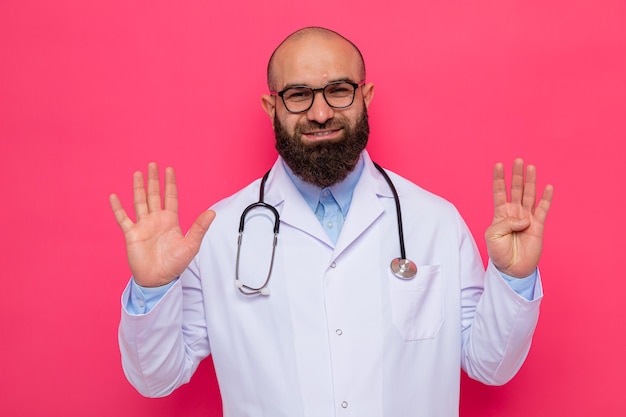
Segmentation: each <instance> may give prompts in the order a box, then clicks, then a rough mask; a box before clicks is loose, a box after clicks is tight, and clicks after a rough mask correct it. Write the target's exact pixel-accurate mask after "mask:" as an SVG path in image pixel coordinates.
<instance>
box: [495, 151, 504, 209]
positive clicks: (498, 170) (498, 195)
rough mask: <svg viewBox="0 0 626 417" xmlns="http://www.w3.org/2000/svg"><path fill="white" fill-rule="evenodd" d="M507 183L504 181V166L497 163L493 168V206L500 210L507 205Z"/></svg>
mask: <svg viewBox="0 0 626 417" xmlns="http://www.w3.org/2000/svg"><path fill="white" fill-rule="evenodd" d="M506 202H507V199H506V182H505V181H504V165H502V164H501V163H499V162H498V163H497V164H496V165H495V166H494V167H493V205H494V208H498V207H500V206H502V205H504V204H506Z"/></svg>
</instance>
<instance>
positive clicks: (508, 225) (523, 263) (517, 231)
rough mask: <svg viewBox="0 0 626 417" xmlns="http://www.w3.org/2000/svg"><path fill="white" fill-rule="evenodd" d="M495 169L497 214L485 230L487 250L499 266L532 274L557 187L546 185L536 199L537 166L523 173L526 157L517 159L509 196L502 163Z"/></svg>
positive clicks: (513, 272)
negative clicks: (538, 198)
mask: <svg viewBox="0 0 626 417" xmlns="http://www.w3.org/2000/svg"><path fill="white" fill-rule="evenodd" d="M493 172H494V174H493V201H494V216H493V222H492V223H491V225H490V226H489V227H488V228H487V231H486V232H485V239H486V241H487V251H488V253H489V257H490V258H491V261H492V262H493V264H494V265H495V266H496V268H498V270H500V271H501V272H503V273H505V274H507V275H511V276H514V277H518V278H523V277H526V276H529V275H531V274H532V273H533V272H534V271H535V269H536V268H537V264H538V263H539V258H540V256H541V247H542V241H543V230H544V225H545V221H546V216H547V215H548V211H549V209H550V204H551V202H552V195H553V192H554V190H553V187H552V186H551V185H548V186H546V187H545V189H544V191H543V194H542V197H541V200H540V201H539V203H536V179H537V173H536V169H535V167H534V166H532V165H528V166H527V167H526V175H525V176H524V161H523V160H521V159H516V160H515V161H514V163H513V176H512V178H511V190H510V199H508V198H507V188H506V183H505V179H504V167H503V165H502V164H496V166H495V168H494V171H493Z"/></svg>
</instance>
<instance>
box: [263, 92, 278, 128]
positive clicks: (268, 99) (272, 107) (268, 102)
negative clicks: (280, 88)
mask: <svg viewBox="0 0 626 417" xmlns="http://www.w3.org/2000/svg"><path fill="white" fill-rule="evenodd" d="M261 107H263V110H265V113H267V115H268V116H269V117H270V120H271V121H272V128H273V127H274V116H275V115H276V96H273V95H271V94H263V95H262V96H261Z"/></svg>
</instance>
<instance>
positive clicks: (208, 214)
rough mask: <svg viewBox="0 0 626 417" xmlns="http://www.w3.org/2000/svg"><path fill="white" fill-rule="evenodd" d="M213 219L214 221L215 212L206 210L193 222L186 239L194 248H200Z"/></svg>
mask: <svg viewBox="0 0 626 417" xmlns="http://www.w3.org/2000/svg"><path fill="white" fill-rule="evenodd" d="M213 219H215V211H213V210H206V211H204V212H203V213H202V214H201V215H199V216H198V218H197V219H196V220H195V221H194V222H193V224H192V225H191V227H190V228H189V231H188V232H187V238H188V239H190V240H191V243H192V244H193V245H194V246H200V242H201V241H202V238H203V237H204V235H205V234H206V232H207V230H209V226H210V225H211V223H212V222H213Z"/></svg>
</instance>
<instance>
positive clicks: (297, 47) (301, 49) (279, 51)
mask: <svg viewBox="0 0 626 417" xmlns="http://www.w3.org/2000/svg"><path fill="white" fill-rule="evenodd" d="M329 49H333V50H335V51H341V50H343V51H344V53H346V54H347V58H348V59H350V60H351V61H352V64H353V65H354V67H355V69H356V71H357V72H358V74H359V76H358V78H359V79H358V80H355V81H356V82H358V81H363V80H365V62H364V61H363V55H361V51H359V48H357V47H356V45H354V44H353V43H352V42H351V41H349V40H348V39H346V38H344V37H343V36H341V35H340V34H339V33H337V32H334V31H332V30H330V29H325V28H321V27H307V28H303V29H300V30H297V31H296V32H294V33H292V34H291V35H289V36H288V37H287V38H285V40H283V41H282V42H281V43H280V45H278V47H277V48H276V49H275V50H274V52H273V53H272V56H271V57H270V60H269V62H268V64H267V85H268V87H269V89H270V91H278V89H279V88H281V81H282V75H283V72H284V71H283V69H284V68H285V67H286V66H289V65H292V66H293V65H305V64H306V63H305V61H306V59H309V60H310V59H311V58H313V59H318V58H319V60H320V64H322V62H321V60H323V58H324V56H325V55H327V54H328V52H327V51H328V50H329ZM313 54H315V55H317V56H313ZM298 62H300V64H298ZM309 66H311V65H309ZM314 69H315V68H310V70H314ZM317 69H318V70H320V69H322V68H317Z"/></svg>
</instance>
